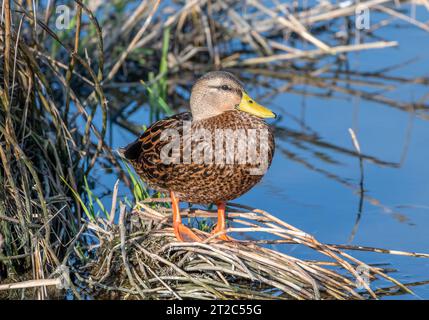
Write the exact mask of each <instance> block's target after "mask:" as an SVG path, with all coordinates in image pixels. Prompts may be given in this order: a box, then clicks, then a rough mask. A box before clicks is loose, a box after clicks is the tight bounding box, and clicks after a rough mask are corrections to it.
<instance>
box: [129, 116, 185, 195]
mask: <svg viewBox="0 0 429 320" xmlns="http://www.w3.org/2000/svg"><path fill="white" fill-rule="evenodd" d="M191 120H192V115H191V113H190V112H184V113H179V114H176V115H174V116H171V117H168V118H165V119H163V120H159V121H157V122H155V123H153V124H152V125H151V126H150V127H149V128H147V129H146V131H145V132H144V133H143V134H142V135H141V136H140V137H139V138H138V139H137V140H136V141H134V142H132V143H130V144H129V145H128V146H126V147H125V149H124V151H123V155H124V157H125V158H126V159H128V160H129V161H130V162H131V164H132V165H133V167H134V169H135V170H136V172H137V173H138V174H139V175H140V176H141V177H142V178H143V179H144V180H146V181H147V182H148V183H149V185H151V186H152V187H154V188H155V189H160V190H163V189H167V182H168V181H169V180H170V179H169V177H170V176H171V173H172V170H174V166H172V165H170V164H168V163H167V164H166V163H164V162H163V161H162V158H161V157H162V153H161V150H162V149H163V148H164V147H166V145H167V144H169V143H170V142H171V141H172V138H171V137H170V134H171V133H174V132H177V134H178V135H179V136H181V135H182V132H183V131H182V130H183V124H184V122H185V121H191ZM174 130H175V131H174ZM163 132H164V133H167V134H165V137H163V138H161V137H162V133H163ZM168 156H169V159H170V161H171V163H174V160H173V157H174V156H175V155H174V154H169V155H168ZM176 156H177V157H180V153H179V154H177V155H176ZM179 160H180V159H179Z"/></svg>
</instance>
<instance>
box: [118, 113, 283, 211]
mask: <svg viewBox="0 0 429 320" xmlns="http://www.w3.org/2000/svg"><path fill="white" fill-rule="evenodd" d="M274 148H275V145H274V137H273V134H272V131H271V129H270V127H269V126H268V125H267V124H266V123H265V122H264V121H263V120H262V119H259V118H257V117H254V116H252V115H250V114H247V113H244V112H240V111H228V112H224V113H222V114H221V115H219V116H215V117H211V118H207V119H204V120H200V121H192V116H191V114H190V113H181V114H178V115H175V116H172V117H169V118H166V119H163V120H160V121H157V122H155V123H154V124H153V125H151V126H150V127H149V128H148V129H147V130H146V131H145V132H144V133H143V135H142V136H141V137H140V138H139V139H138V140H136V141H135V142H134V143H132V144H130V145H129V146H128V147H127V148H126V150H125V152H124V155H125V157H126V158H127V159H128V160H130V162H131V163H132V164H133V166H134V168H135V170H136V172H137V173H138V174H139V175H140V176H141V177H142V178H143V180H145V181H146V182H147V183H148V184H149V186H150V187H152V188H154V189H156V190H159V191H161V192H168V191H174V192H175V193H176V195H177V197H178V198H179V199H180V200H181V201H186V202H193V203H202V204H209V203H217V202H219V201H229V200H232V199H235V198H237V197H239V196H241V195H242V194H244V193H245V192H247V191H248V190H249V189H250V188H252V187H253V186H254V185H255V184H256V183H258V182H259V181H260V180H261V178H262V177H263V175H264V174H265V171H266V170H267V169H268V167H269V166H270V164H271V160H272V157H273V154H274ZM231 157H232V158H231Z"/></svg>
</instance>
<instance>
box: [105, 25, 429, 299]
mask: <svg viewBox="0 0 429 320" xmlns="http://www.w3.org/2000/svg"><path fill="white" fill-rule="evenodd" d="M379 35H382V36H385V38H387V39H392V40H396V41H398V42H399V43H400V47H399V48H387V49H382V50H370V51H365V52H359V53H355V54H350V55H349V63H350V66H351V68H352V69H353V70H358V71H361V72H363V71H368V72H373V71H375V70H380V69H383V68H385V67H389V66H392V65H396V64H400V63H403V62H405V61H407V60H410V59H412V58H417V60H415V61H414V62H413V63H409V64H406V65H403V66H401V67H400V68H398V69H395V70H392V71H391V72H388V75H390V76H398V77H404V78H409V79H413V78H416V77H427V76H428V71H429V59H428V55H429V40H428V39H429V38H428V35H427V33H426V32H424V31H421V30H419V29H416V28H413V29H412V32H411V31H410V29H409V28H395V27H389V28H386V30H385V31H382V32H380V33H379ZM322 76H324V74H322ZM359 79H360V80H365V77H362V78H359ZM382 83H384V84H386V85H391V86H395V88H394V90H392V91H390V92H388V93H386V92H385V91H383V90H382V89H379V88H375V89H370V88H368V87H365V86H352V88H353V89H356V90H366V91H368V92H374V91H377V90H378V91H380V92H382V93H383V95H384V96H386V97H388V98H390V99H392V100H393V101H402V102H404V103H410V102H413V101H414V102H417V101H419V99H420V98H422V97H424V96H425V95H426V94H428V90H427V86H424V85H418V84H408V83H400V82H397V81H384V82H382ZM275 84H276V85H277V86H279V87H281V86H282V85H284V84H285V83H283V82H281V81H278V82H275ZM339 84H341V85H343V84H342V83H339ZM297 88H298V87H297ZM299 89H301V90H308V92H314V91H315V90H314V88H313V87H311V86H305V85H302V86H300V87H299ZM252 91H253V92H252ZM318 91H320V90H318ZM251 93H253V94H256V95H257V96H258V95H260V96H263V95H264V94H265V92H264V91H261V90H256V89H255V88H253V90H251ZM336 95H337V96H338V97H339V98H338V99H326V98H320V97H314V96H311V95H303V94H295V93H291V92H285V93H280V94H278V95H276V96H274V97H271V98H270V99H263V100H261V101H259V102H260V103H262V104H264V105H266V106H268V107H270V108H271V109H273V110H274V111H275V112H276V113H277V114H280V115H282V117H281V119H280V120H279V121H278V122H276V126H277V127H278V128H279V134H278V135H277V137H276V142H277V150H276V154H275V157H274V160H273V164H272V167H271V168H270V170H269V171H268V173H267V174H266V176H265V177H264V179H263V181H262V182H261V183H260V184H259V185H257V186H256V187H255V188H253V189H252V190H251V191H250V192H248V193H247V194H246V195H244V196H242V197H241V198H239V199H237V200H236V201H235V202H238V203H243V204H246V205H249V206H252V207H257V208H261V209H264V210H266V211H268V212H270V213H272V214H274V215H276V216H278V217H280V218H282V219H284V220H286V221H287V222H288V223H290V224H292V225H294V226H296V227H298V228H300V229H302V230H304V231H306V232H308V233H310V234H313V235H314V236H315V237H316V238H317V239H318V240H319V241H321V242H324V243H335V244H354V245H362V246H371V247H380V248H387V249H395V250H404V251H415V252H425V253H427V252H429V246H428V244H429V233H428V232H427V230H428V227H429V147H428V146H429V126H428V121H427V120H425V119H422V117H421V116H422V115H423V116H424V115H425V116H426V117H427V116H428V114H429V113H428V110H425V111H421V110H420V111H416V112H415V113H413V112H405V111H403V110H400V109H397V108H393V107H391V106H389V105H387V104H383V103H376V102H373V101H368V100H366V99H365V98H364V97H362V96H361V97H359V95H355V94H345V93H340V94H336ZM255 99H256V97H255ZM130 120H131V121H134V122H136V123H141V124H148V123H147V121H148V113H147V112H146V109H140V110H139V111H138V112H136V113H135V114H134V115H133V116H132V119H130ZM349 128H352V129H353V130H354V131H355V132H356V134H357V138H358V141H359V143H360V147H361V150H362V153H363V154H365V155H368V156H371V157H374V158H376V159H378V160H379V161H378V162H379V163H386V164H377V163H374V162H371V161H369V160H365V161H364V164H363V165H364V189H365V194H364V196H365V199H364V201H363V205H362V208H361V209H360V193H359V183H360V169H359V160H358V158H357V157H356V156H355V155H353V153H354V152H355V149H354V147H353V144H352V140H351V137H350V134H349V132H348V129H349ZM113 132H114V134H113V141H112V147H113V148H117V147H120V146H124V145H125V144H127V143H128V142H130V141H132V140H133V139H134V138H135V137H134V136H133V135H132V134H130V133H129V132H127V131H126V130H124V129H122V128H119V127H116V126H114V127H113ZM314 135H317V137H318V139H317V140H314V139H309V137H310V138H311V137H314ZM327 159H328V160H329V161H327ZM98 173H101V171H98ZM100 177H101V184H103V185H105V186H107V188H109V187H110V188H111V187H112V186H113V183H114V180H115V178H114V177H112V176H104V175H101V174H100ZM120 193H121V194H122V195H124V194H127V191H126V189H125V188H124V187H122V188H121V192H120ZM105 201H106V202H107V203H108V202H109V201H110V200H109V199H108V198H106V199H105ZM359 211H361V215H360V220H359V223H358V225H356V220H357V216H358V212H359ZM353 229H355V234H354V237H353V238H351V235H352V230H353ZM281 250H286V252H288V253H291V254H293V255H296V256H298V257H300V258H307V259H312V258H315V256H313V255H314V253H312V252H309V251H306V250H303V249H301V248H300V247H296V246H283V247H282V249H281ZM352 255H354V256H355V257H356V258H358V259H361V260H363V261H365V262H366V263H383V264H387V265H388V266H389V267H393V268H395V269H397V271H396V272H394V273H392V276H394V277H396V278H397V279H398V280H400V281H401V282H403V283H409V282H415V281H423V280H428V279H429V272H428V271H429V260H428V259H424V258H412V257H401V256H394V255H386V254H377V253H372V252H359V251H353V252H352ZM386 285H387V284H386V283H385V282H376V283H373V284H372V288H373V289H377V287H382V286H386ZM413 290H414V291H415V292H416V294H417V297H416V296H410V295H401V296H391V297H385V299H394V298H412V299H415V298H423V299H429V285H421V286H417V287H415V288H413Z"/></svg>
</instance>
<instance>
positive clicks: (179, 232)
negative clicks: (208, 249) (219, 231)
mask: <svg viewBox="0 0 429 320" xmlns="http://www.w3.org/2000/svg"><path fill="white" fill-rule="evenodd" d="M173 227H174V235H175V236H176V239H177V240H178V241H181V242H202V241H203V239H201V238H200V237H199V236H197V235H196V234H195V233H194V232H193V231H192V230H191V229H189V228H188V227H187V226H185V225H184V224H182V223H175V224H174V225H173Z"/></svg>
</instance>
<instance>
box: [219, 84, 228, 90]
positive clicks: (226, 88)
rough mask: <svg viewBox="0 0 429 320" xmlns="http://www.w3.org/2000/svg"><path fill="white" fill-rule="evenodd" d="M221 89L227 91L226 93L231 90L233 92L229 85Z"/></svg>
mask: <svg viewBox="0 0 429 320" xmlns="http://www.w3.org/2000/svg"><path fill="white" fill-rule="evenodd" d="M220 88H221V89H222V90H225V91H229V90H231V87H230V86H228V85H226V84H224V85H222V86H221V87H220Z"/></svg>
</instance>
